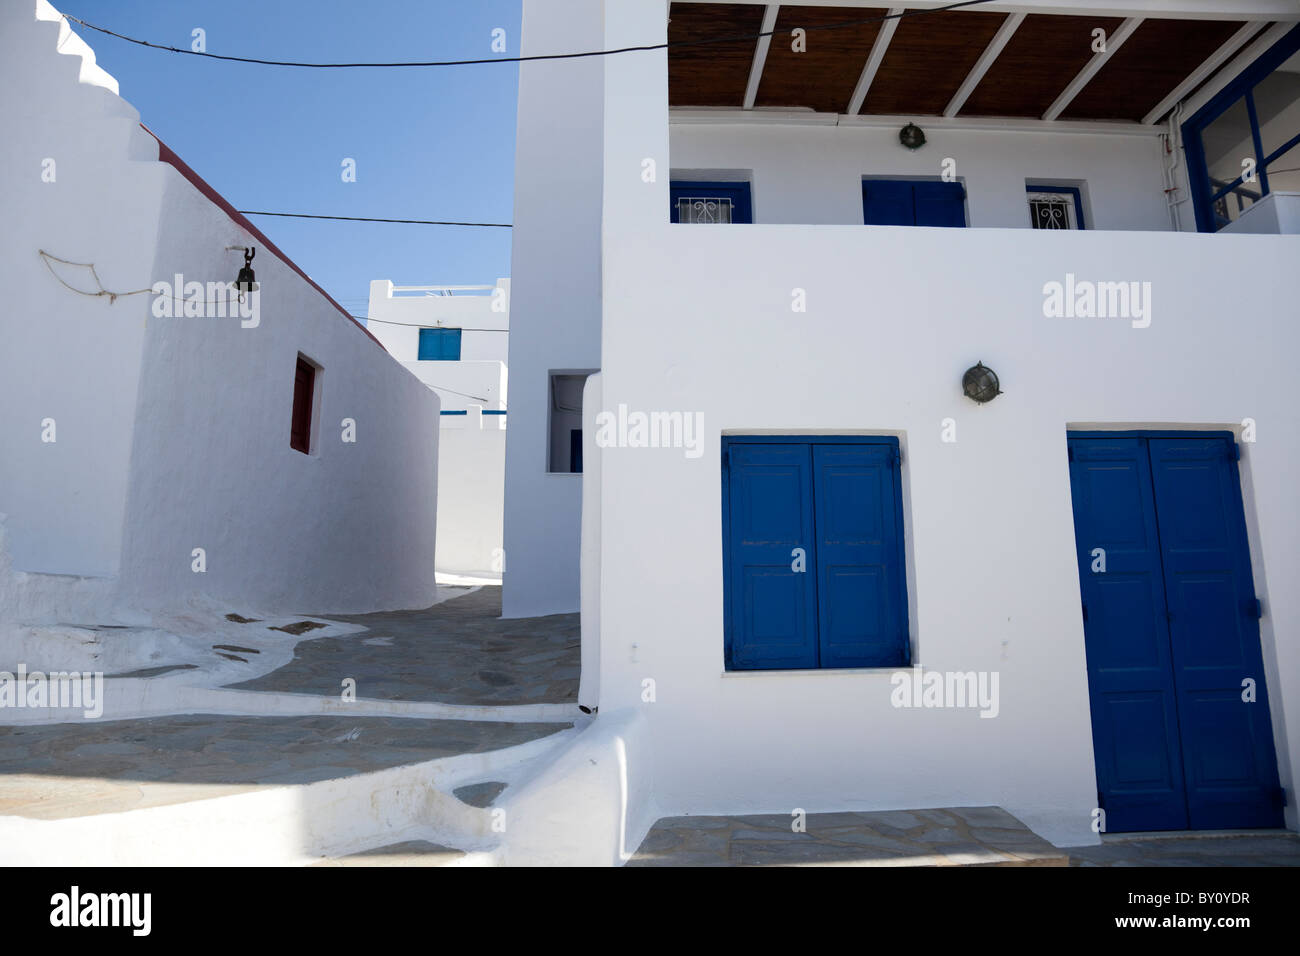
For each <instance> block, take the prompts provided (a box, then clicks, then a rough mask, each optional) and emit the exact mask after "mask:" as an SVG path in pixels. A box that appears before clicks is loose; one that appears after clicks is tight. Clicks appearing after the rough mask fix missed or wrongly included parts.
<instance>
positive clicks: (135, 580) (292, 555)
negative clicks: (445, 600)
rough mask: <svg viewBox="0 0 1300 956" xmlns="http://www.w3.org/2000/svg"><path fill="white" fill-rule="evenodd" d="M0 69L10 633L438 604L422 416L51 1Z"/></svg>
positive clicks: (368, 347) (408, 380)
mask: <svg viewBox="0 0 1300 956" xmlns="http://www.w3.org/2000/svg"><path fill="white" fill-rule="evenodd" d="M0 63H3V70H4V74H5V78H6V82H5V84H4V87H5V90H6V92H5V93H4V95H3V96H0V124H3V126H4V129H5V131H6V135H5V137H4V138H3V141H2V142H0V173H2V175H0V207H2V208H3V209H4V210H5V218H6V222H7V223H8V225H9V228H7V229H6V230H5V231H4V235H3V237H0V277H2V278H3V284H4V287H5V288H6V289H7V290H8V291H7V295H8V297H9V303H8V306H7V307H6V309H5V311H4V317H3V319H0V324H3V329H4V332H3V341H4V347H3V348H2V349H0V446H2V447H3V448H4V453H3V454H2V455H0V513H2V514H3V515H4V528H3V543H4V547H5V549H6V550H7V554H6V555H0V566H3V567H11V568H12V570H13V571H14V572H16V573H15V574H13V575H12V576H6V577H5V579H4V580H0V596H3V598H4V600H2V601H0V616H8V615H25V616H26V619H34V618H47V617H52V618H53V619H54V620H56V621H57V620H63V621H69V620H70V621H82V620H91V621H93V620H96V619H99V620H104V619H106V618H96V617H94V616H92V615H93V614H97V613H102V612H103V610H104V609H105V608H106V607H111V606H119V607H130V608H148V607H153V606H159V605H162V604H180V603H183V602H185V601H186V600H188V599H190V598H202V599H208V600H213V601H224V602H237V605H236V606H238V607H239V608H241V609H244V610H251V609H261V610H266V611H274V610H277V609H280V610H285V611H298V612H303V611H308V612H310V611H315V612H318V613H320V612H327V611H363V610H374V609H379V608H385V609H387V608H398V607H406V608H409V607H426V606H428V605H429V604H430V603H432V601H433V598H434V596H435V582H434V576H433V558H434V540H435V515H436V501H435V490H434V489H435V487H436V478H437V440H436V436H437V427H438V426H437V422H438V411H439V405H438V398H437V396H436V395H433V394H431V393H430V392H429V390H428V389H427V388H426V387H424V385H422V384H421V383H420V382H419V381H418V380H417V379H416V378H415V377H414V376H412V375H409V374H408V373H407V372H406V371H404V370H403V369H402V368H401V367H400V365H399V364H398V363H396V362H394V361H393V359H392V358H391V357H390V356H389V355H388V354H387V353H386V352H385V351H384V349H383V348H382V347H381V346H380V345H379V343H378V342H377V341H376V340H375V339H374V337H372V336H371V335H370V334H368V333H367V332H366V330H365V329H364V328H363V327H362V326H361V325H360V324H359V323H357V322H356V321H354V320H353V319H352V318H351V317H350V316H348V315H347V313H346V312H344V311H343V309H342V308H341V307H339V306H338V305H337V304H336V303H335V302H334V301H333V300H332V299H330V298H329V296H328V295H326V294H325V293H324V292H323V291H322V290H321V289H320V288H319V287H318V286H317V285H316V284H315V283H314V282H312V281H311V279H309V278H308V277H307V276H306V274H305V273H303V272H302V270H301V269H299V268H298V267H297V266H296V265H294V263H293V262H291V261H290V260H289V259H288V258H287V257H286V256H285V255H284V254H283V253H282V252H280V251H279V250H278V249H277V248H276V247H275V246H274V244H273V243H271V242H270V240H269V239H267V237H266V236H264V235H263V234H262V233H261V232H260V231H259V230H258V229H257V228H256V227H255V226H253V225H252V224H251V223H250V222H248V221H247V220H246V219H245V218H244V217H243V216H241V215H240V214H239V213H237V212H236V211H235V210H234V208H233V207H232V206H231V205H230V204H229V203H228V202H226V201H225V200H224V199H223V198H222V197H220V196H219V195H217V194H216V193H215V192H214V191H213V190H212V188H211V187H210V186H208V184H207V183H205V182H204V181H203V180H202V179H201V178H200V177H199V176H198V175H197V174H196V173H195V172H194V171H193V170H191V169H190V168H189V167H188V166H187V165H185V163H184V162H182V161H181V160H180V159H179V158H178V157H177V156H176V155H175V154H174V153H172V152H171V151H170V150H169V149H167V147H166V146H165V145H163V144H162V143H160V142H159V141H158V140H157V139H156V138H155V137H154V136H153V135H151V134H150V133H149V131H147V130H146V129H145V128H144V127H142V126H141V125H140V121H139V115H138V114H137V112H136V111H135V110H134V109H133V108H132V107H131V106H130V104H129V103H127V102H126V101H125V100H123V99H121V98H120V97H119V96H118V95H117V83H116V81H115V80H114V79H113V78H112V77H111V76H109V75H108V74H107V73H105V72H104V71H103V70H101V69H100V68H99V67H97V66H96V65H95V57H94V54H93V52H92V51H91V50H90V48H89V47H88V46H86V44H85V43H83V42H82V41H81V40H80V39H79V38H78V37H77V36H76V35H75V34H73V33H72V32H71V31H70V30H69V28H68V26H67V24H66V22H64V21H63V20H62V19H61V17H60V16H59V14H58V13H57V11H55V10H54V9H53V8H52V7H51V6H50V5H49V4H48V3H46V2H45V0H36V2H28V3H20V2H12V3H5V4H3V5H0ZM245 249H255V250H256V252H255V255H254V258H253V260H252V266H253V268H254V270H255V272H256V281H257V282H258V283H259V285H260V288H259V290H258V291H257V293H256V296H257V298H254V297H253V296H251V295H250V296H249V297H248V298H247V299H244V300H237V299H235V298H234V297H232V295H231V294H230V290H229V287H230V285H231V283H232V282H233V281H234V280H235V278H236V275H237V273H238V271H239V270H240V268H241V267H242V266H243V265H244V255H243V253H244V250H245ZM193 290H197V292H195V293H194V294H191V293H192V291H193ZM243 310H246V311H247V313H248V314H247V315H245V312H244V311H243ZM237 313H238V314H237Z"/></svg>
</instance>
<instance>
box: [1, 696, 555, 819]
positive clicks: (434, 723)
mask: <svg viewBox="0 0 1300 956" xmlns="http://www.w3.org/2000/svg"><path fill="white" fill-rule="evenodd" d="M569 726H571V725H570V724H567V723H504V722H495V721H466V720H416V719H409V718H398V717H351V716H349V717H334V716H321V717H230V716H216V715H202V714H200V715H184V716H176V717H151V718H144V719H139V720H117V721H92V722H87V723H76V724H42V725H20V726H0V813H8V814H16V815H20V816H31V817H41V818H51V812H50V808H51V807H55V808H60V809H59V812H57V813H55V814H54V816H70V815H81V814H95V813H108V812H115V811H119V810H126V809H132V808H135V807H139V806H157V805H159V804H165V803H175V802H181V801H183V800H192V799H199V798H201V797H207V796H213V795H217V794H220V793H229V792H241V791H242V790H247V789H255V788H257V787H264V786H273V785H284V784H303V783H312V782H315V781H319V780H328V779H335V778H340V777H348V776H352V775H354V774H358V773H367V772H370V771H375V770H382V769H385V768H388V767H399V766H406V765H409V764H414V763H420V762H423V761H428V760H435V759H439V758H443V757H450V756H454V755H456V754H466V753H483V752H485V751H489V750H500V749H503V748H505V747H512V746H515V745H517V744H521V743H525V742H527V741H530V740H536V739H538V738H540V737H546V736H549V735H551V734H555V733H558V732H559V731H561V730H563V729H565V728H566V727H569ZM356 730H360V731H361V735H360V737H359V738H355V739H344V738H347V737H349V736H350V735H351V734H352V732H353V731H356Z"/></svg>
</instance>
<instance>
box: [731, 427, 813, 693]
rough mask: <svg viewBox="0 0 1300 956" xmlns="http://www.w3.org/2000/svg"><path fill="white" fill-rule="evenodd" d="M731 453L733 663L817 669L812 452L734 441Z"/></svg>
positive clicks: (798, 447) (797, 446)
mask: <svg viewBox="0 0 1300 956" xmlns="http://www.w3.org/2000/svg"><path fill="white" fill-rule="evenodd" d="M729 454H730V464H729V468H728V470H729V478H728V496H729V509H730V510H729V522H730V540H729V541H728V549H729V560H728V573H729V575H730V582H729V584H730V587H729V590H730V601H729V604H730V606H729V607H728V612H729V615H730V622H729V623H730V626H729V627H728V629H727V634H728V637H729V639H730V640H729V645H728V647H727V664H728V666H736V667H740V668H747V669H762V668H780V667H788V668H795V667H816V666H817V595H816V591H815V588H816V581H817V571H816V553H815V552H816V549H815V547H814V545H813V495H812V454H811V450H810V449H809V446H807V445H802V444H790V445H778V444H753V445H747V444H733V445H732V446H731V447H730V451H729ZM795 548H803V549H804V551H805V552H806V557H805V560H806V562H807V565H806V567H807V570H806V571H795V570H794V569H793V564H794V558H793V557H792V554H791V552H793V550H794V549H795Z"/></svg>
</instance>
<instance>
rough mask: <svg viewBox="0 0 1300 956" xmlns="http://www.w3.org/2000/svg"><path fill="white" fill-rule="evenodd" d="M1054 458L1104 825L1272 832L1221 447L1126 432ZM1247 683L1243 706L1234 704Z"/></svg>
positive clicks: (1262, 714)
mask: <svg viewBox="0 0 1300 956" xmlns="http://www.w3.org/2000/svg"><path fill="white" fill-rule="evenodd" d="M1069 448H1070V459H1071V461H1070V483H1071V492H1072V496H1073V507H1074V522H1075V535H1076V543H1077V548H1078V561H1079V576H1080V586H1081V591H1082V596H1083V605H1084V607H1083V616H1084V637H1085V642H1086V647H1087V659H1088V689H1089V696H1090V704H1091V712H1092V729H1093V747H1094V751H1095V756H1096V763H1097V786H1098V790H1099V795H1098V796H1099V802H1100V805H1101V806H1102V807H1103V808H1104V809H1105V811H1106V826H1107V830H1109V831H1112V832H1124V831H1133V830H1179V829H1186V828H1188V827H1192V828H1207V827H1225V828H1226V827H1255V826H1279V825H1280V824H1281V818H1280V813H1279V810H1278V809H1272V810H1270V809H1269V808H1271V807H1273V805H1274V801H1276V798H1277V796H1278V794H1279V791H1277V789H1276V780H1277V771H1276V764H1275V762H1274V756H1273V746H1272V733H1271V730H1270V725H1269V717H1268V705H1267V701H1266V699H1265V695H1264V680H1263V673H1262V659H1261V656H1260V649H1259V639H1258V629H1257V628H1256V627H1255V626H1254V619H1253V617H1251V616H1250V612H1251V611H1252V610H1253V607H1254V602H1253V599H1254V595H1253V585H1252V584H1251V581H1250V562H1249V557H1248V553H1247V551H1246V540H1245V524H1244V518H1243V515H1242V509H1241V499H1240V486H1239V484H1238V483H1237V474H1236V467H1235V462H1234V461H1232V456H1231V451H1232V443H1231V441H1230V440H1228V439H1203V438H1187V439H1183V438H1174V439H1164V438H1147V437H1142V436H1132V435H1129V436H1115V437H1096V438H1071V439H1070V441H1069ZM1103 562H1104V563H1103ZM1248 599H1249V600H1248ZM1256 675H1258V676H1257V677H1256ZM1247 676H1250V677H1255V679H1256V684H1257V687H1258V691H1257V693H1258V697H1259V699H1258V700H1257V701H1256V702H1255V703H1246V702H1244V701H1243V700H1242V697H1241V691H1242V687H1241V680H1242V678H1243V677H1247Z"/></svg>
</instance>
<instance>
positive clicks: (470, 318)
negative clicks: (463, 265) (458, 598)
mask: <svg viewBox="0 0 1300 956" xmlns="http://www.w3.org/2000/svg"><path fill="white" fill-rule="evenodd" d="M366 315H367V317H368V318H369V322H368V324H367V327H368V328H369V329H370V330H371V332H372V333H373V334H374V336H375V338H377V339H379V341H380V342H381V343H382V344H383V346H384V348H386V349H388V351H389V353H391V354H392V355H393V357H394V358H396V359H397V360H398V361H399V362H401V363H402V365H403V366H404V367H406V368H407V369H409V370H410V371H411V372H412V373H413V374H414V375H415V377H416V378H418V379H419V380H420V381H422V382H424V383H425V384H426V385H428V386H429V387H430V388H431V389H433V390H434V391H435V392H437V393H438V397H439V399H440V400H441V401H442V414H441V416H440V419H441V427H440V429H439V439H438V443H439V464H438V488H437V492H438V547H437V556H436V565H437V569H438V570H439V571H440V572H446V573H451V574H459V575H464V574H466V573H468V574H470V575H471V576H474V577H484V576H486V577H488V578H491V579H499V578H500V576H501V572H502V570H503V569H504V565H505V560H504V556H505V552H504V549H503V546H502V530H501V529H502V520H503V518H502V515H503V508H504V500H505V464H506V384H507V368H506V359H507V357H508V349H509V346H508V344H507V338H508V337H509V331H510V280H509V279H498V280H497V281H496V283H495V284H494V285H472V286H465V285H459V286H394V285H393V283H392V282H390V281H388V280H387V279H376V280H375V281H374V282H371V283H370V307H369V311H368V312H367V313H366Z"/></svg>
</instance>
